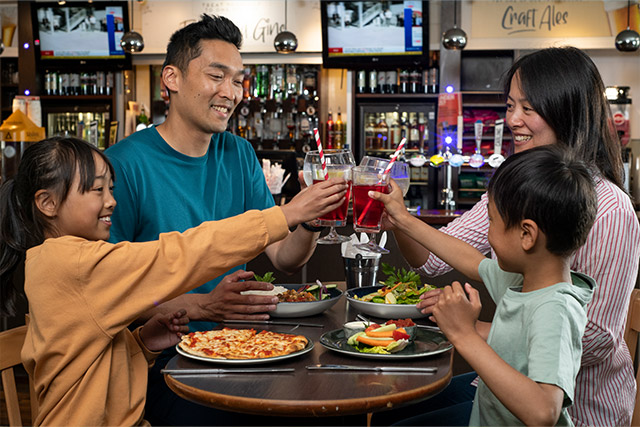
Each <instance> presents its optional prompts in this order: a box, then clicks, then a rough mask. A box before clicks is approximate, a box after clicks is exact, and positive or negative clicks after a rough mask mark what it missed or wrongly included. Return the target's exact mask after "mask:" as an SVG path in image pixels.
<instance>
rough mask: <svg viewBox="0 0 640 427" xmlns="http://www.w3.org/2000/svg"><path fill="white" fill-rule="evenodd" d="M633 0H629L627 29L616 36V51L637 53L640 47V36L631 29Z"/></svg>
mask: <svg viewBox="0 0 640 427" xmlns="http://www.w3.org/2000/svg"><path fill="white" fill-rule="evenodd" d="M629 15H631V0H627V29H626V30H623V31H620V33H619V34H618V35H617V36H616V49H618V50H619V51H620V52H635V51H636V50H638V48H639V47H640V35H639V34H638V33H637V32H636V31H634V30H632V29H631V27H629Z"/></svg>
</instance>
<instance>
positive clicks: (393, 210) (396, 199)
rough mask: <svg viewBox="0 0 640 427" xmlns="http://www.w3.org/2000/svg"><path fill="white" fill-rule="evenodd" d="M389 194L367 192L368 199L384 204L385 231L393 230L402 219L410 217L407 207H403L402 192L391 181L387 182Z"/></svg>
mask: <svg viewBox="0 0 640 427" xmlns="http://www.w3.org/2000/svg"><path fill="white" fill-rule="evenodd" d="M389 186H390V187H391V192H390V193H389V194H384V193H380V192H378V191H369V197H371V198H372V199H374V200H379V201H381V202H382V203H384V209H385V215H386V221H387V225H386V226H385V229H387V230H389V229H393V228H395V227H396V226H397V225H398V224H399V223H400V222H402V221H403V218H406V217H411V214H410V213H409V211H407V207H406V206H405V205H404V198H403V197H402V190H401V189H400V187H398V184H396V182H395V181H394V180H393V179H391V180H390V181H389Z"/></svg>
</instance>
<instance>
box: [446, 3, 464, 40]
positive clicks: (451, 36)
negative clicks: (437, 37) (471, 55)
mask: <svg viewBox="0 0 640 427" xmlns="http://www.w3.org/2000/svg"><path fill="white" fill-rule="evenodd" d="M442 45H443V46H444V47H445V49H450V50H461V49H464V47H465V46H466V45H467V33H465V32H464V31H463V30H462V28H458V2H457V1H454V3H453V28H450V29H448V30H447V31H445V32H444V33H442Z"/></svg>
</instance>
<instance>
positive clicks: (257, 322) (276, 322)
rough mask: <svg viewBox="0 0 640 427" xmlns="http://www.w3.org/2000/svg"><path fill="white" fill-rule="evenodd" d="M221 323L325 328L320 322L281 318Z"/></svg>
mask: <svg viewBox="0 0 640 427" xmlns="http://www.w3.org/2000/svg"><path fill="white" fill-rule="evenodd" d="M220 323H244V324H253V325H285V326H307V327H309V328H324V325H321V324H320V323H304V322H286V321H281V320H223V321H222V322H220Z"/></svg>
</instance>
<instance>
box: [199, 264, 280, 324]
mask: <svg viewBox="0 0 640 427" xmlns="http://www.w3.org/2000/svg"><path fill="white" fill-rule="evenodd" d="M252 278H253V272H251V271H244V270H238V271H235V272H233V273H231V274H229V275H228V276H225V277H224V278H223V279H222V281H221V282H220V283H218V285H217V286H216V287H215V288H214V289H213V290H212V291H211V292H209V293H208V294H202V298H200V300H199V301H198V305H199V310H200V314H199V316H198V319H202V320H209V321H211V322H220V321H223V320H232V319H240V320H267V319H268V318H269V315H268V314H267V312H268V311H272V310H275V309H276V304H277V303H278V297H277V296H265V295H241V292H244V291H251V290H256V291H270V290H272V289H273V285H272V284H271V283H266V282H256V281H254V280H249V279H252Z"/></svg>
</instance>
